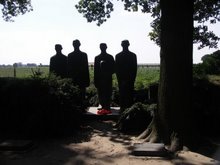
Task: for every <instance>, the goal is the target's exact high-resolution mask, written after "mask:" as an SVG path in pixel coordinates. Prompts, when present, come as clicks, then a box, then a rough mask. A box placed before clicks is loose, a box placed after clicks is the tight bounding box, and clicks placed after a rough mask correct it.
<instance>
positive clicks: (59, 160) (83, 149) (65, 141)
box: [0, 119, 220, 165]
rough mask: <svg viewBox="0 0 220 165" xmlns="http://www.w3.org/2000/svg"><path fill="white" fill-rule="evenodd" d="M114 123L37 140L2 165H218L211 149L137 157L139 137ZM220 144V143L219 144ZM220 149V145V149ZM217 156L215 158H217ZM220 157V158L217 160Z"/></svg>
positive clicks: (6, 154)
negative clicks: (134, 151)
mask: <svg viewBox="0 0 220 165" xmlns="http://www.w3.org/2000/svg"><path fill="white" fill-rule="evenodd" d="M114 124H115V121H114V120H111V119H106V120H90V121H88V122H86V123H84V125H82V126H81V130H80V131H78V132H77V133H76V134H74V135H73V136H69V137H65V138H56V139H55V138H50V139H46V140H39V139H38V140H35V141H33V142H32V146H31V147H28V148H27V150H23V151H1V152H0V164H1V165H39V164H40V165H103V164H104V165H105V164H106V165H107V164H112V165H129V164H130V165H135V164H138V165H146V164H148V165H158V164H163V165H217V164H219V161H218V160H219V159H220V158H219V156H220V152H219V153H215V154H214V155H212V156H211V155H209V154H208V152H209V151H210V149H211V148H210V146H201V148H200V150H199V152H192V151H187V150H185V151H180V152H178V153H176V154H175V155H169V156H165V157H159V156H158V157H154V156H134V155H132V154H131V152H132V149H133V148H132V146H133V145H134V144H135V143H140V142H141V141H138V140H137V139H136V137H137V135H136V134H123V133H121V132H119V131H117V130H116V129H114V127H113V125H114ZM218 144H219V142H218ZM219 147H220V145H219ZM214 156H215V158H214ZM217 156H218V157H217Z"/></svg>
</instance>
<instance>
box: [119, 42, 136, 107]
mask: <svg viewBox="0 0 220 165" xmlns="http://www.w3.org/2000/svg"><path fill="white" fill-rule="evenodd" d="M129 45H130V43H129V41H128V40H123V41H122V42H121V46H122V48H123V50H122V51H121V52H120V53H118V54H117V55H116V57H115V67H116V76H117V80H118V86H119V98H120V109H121V111H124V110H125V109H126V108H129V107H130V106H132V104H133V97H134V83H135V78H136V75H137V57H136V54H135V53H133V52H131V51H129V49H128V47H129Z"/></svg>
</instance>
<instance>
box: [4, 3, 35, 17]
mask: <svg viewBox="0 0 220 165" xmlns="http://www.w3.org/2000/svg"><path fill="white" fill-rule="evenodd" d="M0 4H1V5H2V6H3V8H2V9H1V10H2V14H3V16H2V17H3V19H4V20H5V21H13V19H12V18H13V17H16V16H18V15H19V14H25V13H27V12H29V11H32V10H33V9H32V6H31V0H0Z"/></svg>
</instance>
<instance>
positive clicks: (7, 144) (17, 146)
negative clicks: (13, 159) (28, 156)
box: [0, 140, 33, 151]
mask: <svg viewBox="0 0 220 165" xmlns="http://www.w3.org/2000/svg"><path fill="white" fill-rule="evenodd" d="M31 147H33V141H31V140H3V141H1V142H0V151H26V150H29V149H30V148H31Z"/></svg>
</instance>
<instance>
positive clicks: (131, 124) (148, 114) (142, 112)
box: [117, 102, 157, 132]
mask: <svg viewBox="0 0 220 165" xmlns="http://www.w3.org/2000/svg"><path fill="white" fill-rule="evenodd" d="M156 109H157V104H142V103H140V102H137V103H135V104H134V105H132V106H131V107H130V108H127V109H126V110H125V111H124V112H123V113H122V114H121V116H120V118H119V120H118V123H117V126H118V129H119V130H121V131H125V132H127V131H129V132H130V131H132V132H141V131H143V130H144V129H146V127H147V126H148V124H149V123H150V122H151V120H152V118H153V114H154V111H155V110H156Z"/></svg>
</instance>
